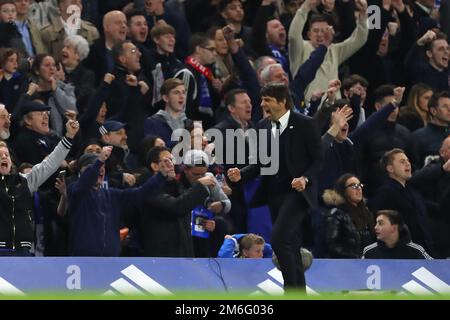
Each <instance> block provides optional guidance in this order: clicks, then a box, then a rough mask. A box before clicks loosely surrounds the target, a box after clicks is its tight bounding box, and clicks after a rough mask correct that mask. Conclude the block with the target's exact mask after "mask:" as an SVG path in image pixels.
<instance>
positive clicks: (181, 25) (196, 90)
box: [0, 0, 450, 258]
mask: <svg viewBox="0 0 450 320" xmlns="http://www.w3.org/2000/svg"><path fill="white" fill-rule="evenodd" d="M368 7H369V8H371V10H368ZM373 8H376V10H373ZM449 21H450V1H449V0H441V2H440V6H435V2H434V1H433V0H415V1H414V0H370V1H368V3H366V0H134V1H133V0H108V1H98V0H43V1H33V0H0V175H1V177H0V180H1V183H0V254H1V255H34V256H66V255H72V256H73V255H77V256H80V255H81V256H158V257H217V256H218V253H219V249H220V248H221V246H222V243H223V242H224V239H225V242H226V243H228V245H229V246H230V248H231V249H230V250H228V251H229V252H228V253H227V254H226V255H219V256H229V257H231V256H232V255H233V254H232V252H233V250H234V247H233V244H234V243H235V242H236V240H235V238H236V237H235V236H233V237H234V238H233V237H231V236H229V235H232V234H246V233H251V232H253V230H250V229H249V224H248V219H249V215H248V212H249V210H250V205H249V200H248V197H249V196H248V190H247V187H246V185H245V184H243V183H234V182H235V181H232V179H230V176H229V175H228V174H227V172H229V170H230V169H231V170H233V168H239V169H243V168H244V167H246V166H248V165H250V164H254V163H256V162H258V163H260V162H262V161H263V159H261V153H260V152H259V153H258V151H259V149H261V148H260V147H261V145H262V144H260V140H261V135H259V136H258V135H257V139H251V136H252V132H258V130H262V128H266V126H267V123H269V125H270V121H271V120H273V118H272V116H273V115H272V116H271V115H270V112H269V111H270V110H269V109H270V108H269V109H268V108H266V107H265V105H266V104H267V103H268V102H267V95H265V93H264V92H267V90H266V91H264V90H265V89H266V88H267V86H270V85H271V84H274V83H278V84H282V85H284V86H286V87H287V88H289V93H290V95H291V96H292V108H290V110H291V112H294V113H298V114H300V115H301V117H302V119H308V122H305V123H311V128H313V129H314V130H313V129H310V131H308V130H309V129H308V130H307V129H306V127H305V128H303V129H304V131H302V132H303V133H302V141H305V142H304V144H303V142H302V148H303V146H304V148H307V149H308V150H309V151H308V152H311V153H315V154H316V155H317V159H323V160H322V161H321V162H317V163H315V164H314V165H315V166H317V168H316V169H318V170H317V175H315V176H314V175H311V176H307V175H304V176H302V179H303V180H302V182H301V184H302V188H299V187H297V185H298V181H297V180H296V181H293V182H292V183H293V186H292V188H293V189H295V190H296V191H295V192H299V193H302V194H303V195H305V199H306V200H307V202H308V205H309V209H308V211H309V214H308V217H307V218H305V219H304V221H303V222H302V224H303V226H302V228H303V229H304V230H305V232H302V236H303V239H302V243H303V246H305V247H308V248H309V249H311V251H312V252H313V253H314V257H316V258H320V257H327V258H362V257H363V256H364V257H365V258H378V257H387V258H402V257H404V258H430V256H432V257H434V258H449V257H450V131H449V126H450V73H449V66H448V63H449V59H450V46H449V43H448V40H447V34H448V33H449V32H450V23H449ZM261 89H262V91H261ZM289 100H291V99H289ZM284 102H286V101H284ZM268 110H269V111H268ZM277 120H278V119H277ZM309 126H310V124H308V128H310V127H309ZM273 128H274V130H275V123H274V127H273ZM276 128H278V129H279V123H277V124H276ZM288 129H292V127H291V128H288ZM315 129H317V132H319V133H320V136H321V140H318V139H315V137H316V135H315V134H316V133H315V131H316V130H315ZM180 130H184V131H183V132H184V133H186V134H184V133H183V135H182V138H179V139H174V135H176V134H177V132H180ZM230 130H231V131H232V132H233V135H229V134H228V133H229V131H230ZM283 130H284V129H282V130H281V132H282V131H283ZM313 131H314V132H313ZM211 133H213V134H211ZM214 135H216V137H215V138H214V137H213V136H214ZM217 135H221V136H222V139H219V138H218V137H217ZM316 140H317V143H316ZM283 141H284V140H283V135H281V138H280V143H284V142H283ZM312 141H314V144H315V146H314V148H315V150H314V151H311V150H310V145H311V142H312ZM299 143H300V142H299ZM180 146H183V148H184V149H183V150H185V148H186V146H187V148H188V149H190V150H189V151H188V152H184V154H181V155H180V154H179V152H178V151H179V150H178V149H177V148H179V147H180ZM230 146H231V148H230ZM286 146H287V144H286ZM255 150H256V152H254V151H255ZM280 150H286V152H287V153H286V155H289V154H294V153H295V152H298V150H287V147H285V146H284V145H283V146H281V147H280ZM283 152H284V151H283ZM177 155H178V156H180V159H181V160H180V161H177V159H175V158H176V156H177ZM255 155H256V158H255ZM264 164H267V163H264ZM281 169H283V168H281ZM61 171H62V173H60V174H58V173H59V172H61ZM281 172H283V170H281ZM294 180H295V179H294ZM259 183H261V181H259ZM278 191H280V190H278ZM313 191H314V192H313ZM311 195H313V197H314V199H309V197H310V196H311ZM193 212H203V213H204V212H207V214H206V215H205V216H204V217H203V218H198V216H195V219H194V218H193ZM380 212H381V213H380ZM386 212H387V213H386ZM392 212H394V213H392ZM286 219H287V218H286ZM194 220H195V221H194ZM286 221H288V220H286ZM399 225H400V226H401V228H400V227H398V226H399ZM274 226H275V224H274ZM386 226H387V227H386ZM277 228H278V227H277ZM386 228H390V229H389V232H391V233H392V234H390V235H389V237H388V236H386V234H387V232H388V231H386V230H388V229H386ZM399 230H400V236H399V235H398V233H399ZM404 230H406V231H404ZM194 231H195V232H194ZM279 233H283V230H277V234H279ZM199 234H201V235H202V236H199ZM392 237H393V238H392ZM387 238H389V240H386V239H387ZM399 238H400V241H399V240H398V239H399ZM233 239H234V240H233ZM392 239H394V240H395V241H393V240H392ZM233 241H234V242H233ZM386 241H387V242H386ZM411 241H413V242H411ZM266 242H269V243H271V239H266ZM257 244H258V246H259V247H258V254H257V255H258V256H262V252H263V248H264V244H265V242H264V240H263V239H260V238H258V242H257ZM397 244H398V246H401V247H398V248H397V249H396V250H393V249H392V248H393V247H395V246H397ZM280 247H281V245H280V243H279V242H278V243H277V242H276V243H275V245H274V246H273V248H274V251H275V254H277V249H278V250H280V251H281V249H279V248H280ZM223 248H224V247H222V251H223ZM298 249H300V247H299V248H298ZM251 250H253V249H251V247H250V246H249V247H248V248H246V247H244V249H243V250H241V251H239V252H238V254H239V255H242V256H249V257H252V255H251ZM425 250H426V252H425ZM405 252H406V255H402V254H403V253H405Z"/></svg>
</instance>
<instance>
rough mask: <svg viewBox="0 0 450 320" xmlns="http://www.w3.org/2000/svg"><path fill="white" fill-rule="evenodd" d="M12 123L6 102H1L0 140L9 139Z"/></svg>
mask: <svg viewBox="0 0 450 320" xmlns="http://www.w3.org/2000/svg"><path fill="white" fill-rule="evenodd" d="M10 125H11V115H10V114H9V113H8V110H6V107H5V105H4V104H2V103H0V141H5V140H7V139H9V126H10Z"/></svg>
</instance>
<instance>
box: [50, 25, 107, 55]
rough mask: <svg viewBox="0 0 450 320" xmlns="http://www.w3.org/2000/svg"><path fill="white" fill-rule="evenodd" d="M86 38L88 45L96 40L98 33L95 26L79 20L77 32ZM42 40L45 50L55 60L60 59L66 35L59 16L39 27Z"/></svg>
mask: <svg viewBox="0 0 450 320" xmlns="http://www.w3.org/2000/svg"><path fill="white" fill-rule="evenodd" d="M77 34H78V35H80V36H82V37H83V38H85V39H86V40H87V42H88V43H89V45H92V43H93V42H94V41H95V40H97V39H98V38H99V37H100V35H99V33H98V31H97V28H96V27H95V26H94V25H93V24H92V23H90V22H88V21H84V20H81V23H80V29H78V32H77ZM41 37H42V41H43V43H44V44H45V47H46V49H47V50H46V51H47V52H48V53H50V54H51V55H52V56H53V57H54V58H55V60H56V61H60V60H61V49H62V48H63V43H64V39H65V38H66V37H67V34H66V31H65V30H64V25H63V23H62V21H61V19H60V18H57V19H55V20H54V21H53V24H51V25H48V26H46V27H44V28H42V29H41Z"/></svg>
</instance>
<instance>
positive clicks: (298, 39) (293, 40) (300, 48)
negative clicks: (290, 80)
mask: <svg viewBox="0 0 450 320" xmlns="http://www.w3.org/2000/svg"><path fill="white" fill-rule="evenodd" d="M318 4H319V1H318V0H306V1H305V2H303V4H302V6H301V7H300V8H299V9H298V10H297V13H296V14H295V16H294V19H292V22H291V26H290V27H289V46H288V47H289V62H290V68H291V74H292V75H295V73H296V72H297V70H298V68H299V67H300V65H301V64H302V62H303V61H304V59H303V52H304V47H305V43H306V41H305V40H304V39H303V36H302V33H303V29H304V27H305V24H306V20H307V19H308V13H309V11H311V9H313V8H315V7H317V5H318Z"/></svg>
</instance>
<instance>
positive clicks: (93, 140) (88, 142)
mask: <svg viewBox="0 0 450 320" xmlns="http://www.w3.org/2000/svg"><path fill="white" fill-rule="evenodd" d="M91 144H96V145H99V146H100V147H102V146H103V143H102V142H101V141H100V140H99V139H97V138H90V139H88V140H86V141H84V142H83V143H82V144H81V146H80V149H79V150H78V154H77V159H78V158H79V157H81V156H82V155H83V154H84V149H86V148H87V147H88V146H90V145H91Z"/></svg>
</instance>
